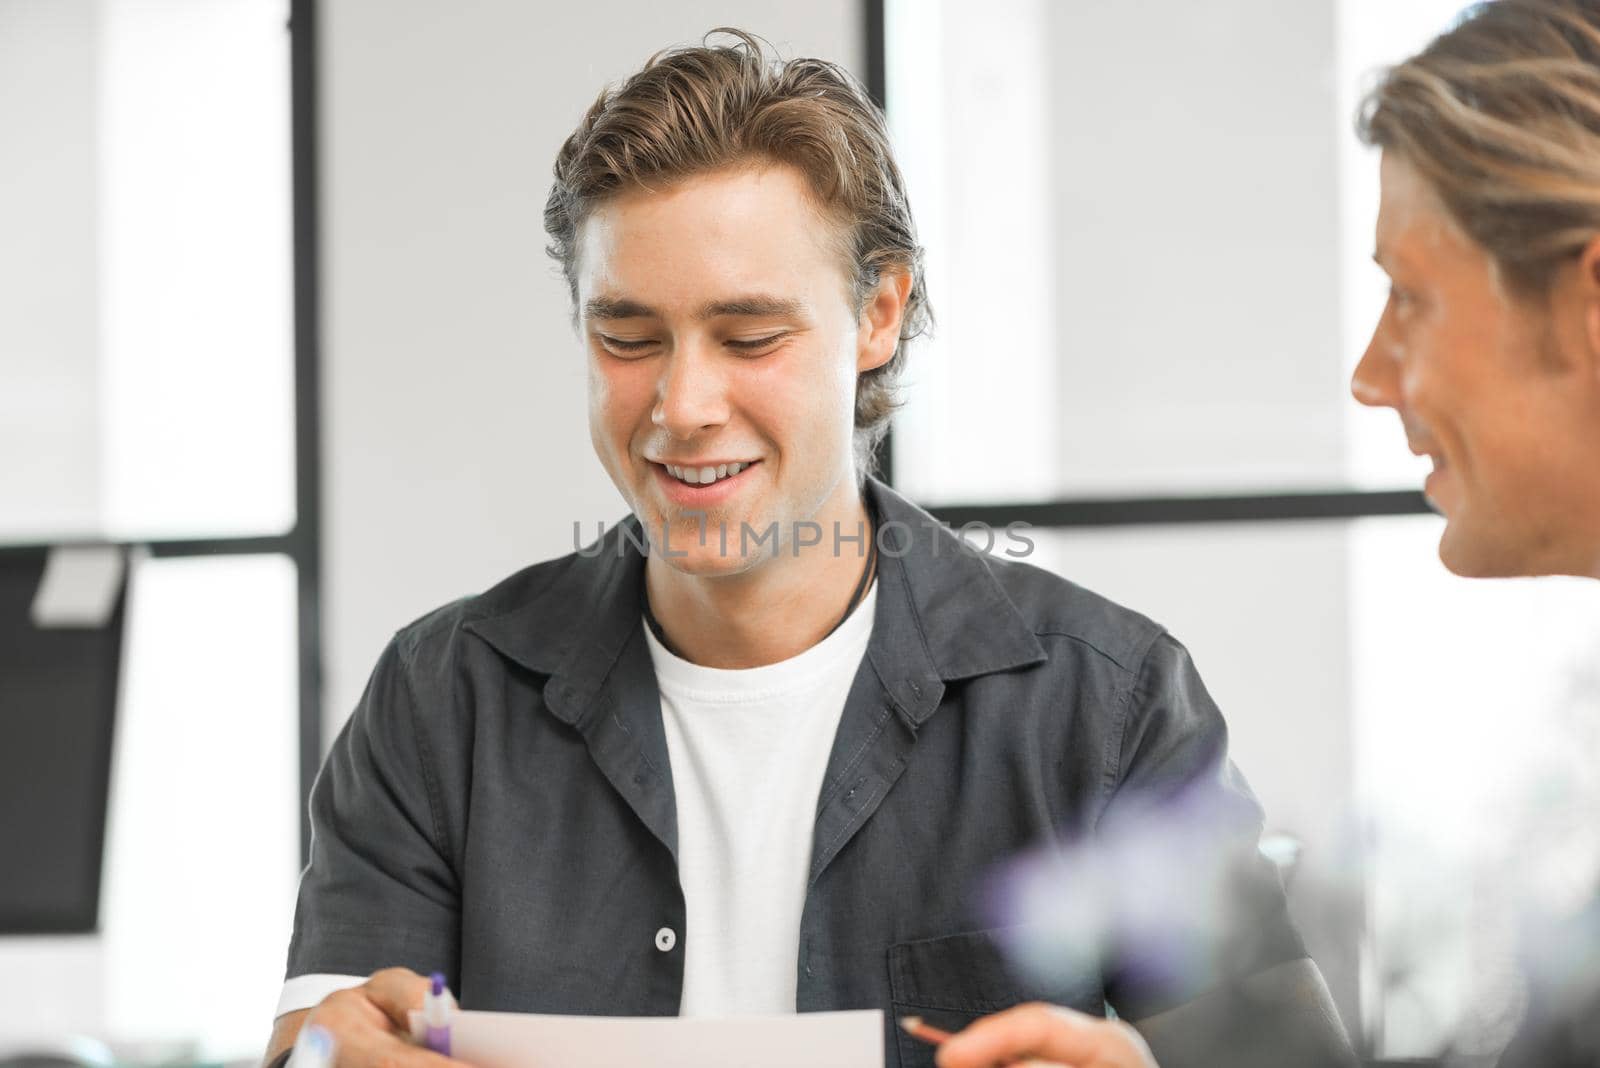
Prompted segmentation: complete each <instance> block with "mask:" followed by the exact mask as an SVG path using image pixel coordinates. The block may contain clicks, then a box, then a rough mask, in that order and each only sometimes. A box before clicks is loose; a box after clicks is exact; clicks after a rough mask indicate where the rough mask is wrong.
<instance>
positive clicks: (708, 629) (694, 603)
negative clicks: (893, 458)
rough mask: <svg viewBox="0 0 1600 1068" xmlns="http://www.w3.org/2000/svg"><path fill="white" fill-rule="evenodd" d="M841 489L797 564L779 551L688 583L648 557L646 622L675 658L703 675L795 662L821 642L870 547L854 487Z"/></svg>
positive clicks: (846, 601)
mask: <svg viewBox="0 0 1600 1068" xmlns="http://www.w3.org/2000/svg"><path fill="white" fill-rule="evenodd" d="M846 489H847V492H845V493H842V494H838V495H836V499H837V503H835V501H833V500H830V502H829V504H828V505H825V506H824V508H823V510H822V511H821V512H819V513H818V514H817V515H816V516H814V517H813V519H812V521H813V522H815V523H816V524H817V525H818V526H819V527H821V528H822V530H823V532H824V533H823V537H822V540H821V542H820V543H819V544H817V545H814V546H808V547H806V548H804V549H802V550H801V552H800V555H799V556H795V555H794V549H793V548H792V546H791V545H789V544H786V543H785V544H780V545H779V548H778V550H777V551H776V552H775V553H774V554H773V555H772V556H770V557H768V558H767V559H764V560H762V561H761V562H760V563H759V564H758V565H757V566H755V567H753V568H751V569H750V570H748V571H745V572H742V573H740V574H735V575H723V576H714V577H705V576H700V575H686V574H684V573H682V572H680V571H677V570H674V569H673V568H672V567H671V566H670V565H668V564H666V562H665V561H663V560H662V559H661V558H660V557H658V556H651V557H650V559H649V560H648V561H647V563H646V567H645V585H646V589H647V590H648V594H649V597H650V609H651V614H653V615H654V616H655V618H656V622H657V623H658V624H660V627H661V630H662V632H663V633H664V634H665V636H666V639H667V645H668V646H669V647H670V648H671V649H672V650H673V652H675V653H676V654H677V655H679V656H681V657H682V658H683V659H685V660H688V661H689V662H691V663H694V664H699V665H701V666H703V667H714V668H751V667H760V666H762V665H765V664H776V663H778V662H779V661H781V660H787V659H789V658H790V657H793V656H798V655H799V654H800V653H803V652H805V651H806V650H807V649H809V648H811V647H812V646H813V645H816V644H817V643H818V642H820V641H821V640H822V639H823V638H825V637H827V635H828V633H829V632H830V631H832V630H833V628H834V627H835V626H837V625H838V623H839V621H840V619H841V618H842V617H843V616H844V614H845V611H846V609H847V608H848V607H849V606H850V603H851V597H852V594H854V593H855V592H856V590H857V588H858V586H859V584H860V581H861V577H862V573H863V571H864V569H865V568H866V567H867V563H868V557H867V553H868V546H869V544H870V542H871V539H872V530H871V525H870V523H869V522H868V519H867V512H866V508H865V506H864V504H863V503H862V500H861V495H860V493H859V492H857V491H856V490H855V489H854V487H853V484H852V485H850V486H847V487H846ZM835 522H837V523H838V524H839V528H838V529H839V531H840V534H841V538H840V542H839V545H838V548H837V549H836V548H835V543H834V539H833V530H834V526H833V524H834V523H835ZM858 532H863V533H864V536H863V538H862V539H861V541H860V542H859V543H857V542H856V541H853V540H849V541H847V540H844V539H846V538H854V537H855V535H856V534H857V533H858ZM793 533H794V532H793V531H786V532H785V534H786V535H788V536H790V537H792V536H793Z"/></svg>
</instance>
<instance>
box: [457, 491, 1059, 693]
mask: <svg viewBox="0 0 1600 1068" xmlns="http://www.w3.org/2000/svg"><path fill="white" fill-rule="evenodd" d="M866 492H867V493H868V494H869V495H870V496H871V499H872V502H873V504H874V505H875V507H876V513H877V516H878V521H879V527H878V537H879V554H878V587H879V589H878V603H877V614H876V616H875V618H874V625H873V634H872V640H871V643H870V645H869V647H868V655H869V656H870V657H871V659H872V661H873V664H874V665H875V667H876V669H877V670H878V671H879V673H880V674H881V675H884V676H885V678H884V683H885V686H886V687H887V688H888V689H889V691H890V693H891V694H892V695H893V696H894V698H895V700H896V702H897V703H898V704H900V705H901V711H902V713H903V714H905V715H906V716H907V717H908V718H910V719H911V720H913V721H914V722H920V720H921V719H923V718H925V716H926V715H927V714H929V713H930V712H931V711H932V707H931V704H936V703H937V702H936V700H935V701H934V702H931V703H930V702H929V701H928V700H927V694H926V692H925V691H924V689H923V685H924V684H925V683H931V684H933V686H931V687H930V689H933V688H937V689H941V690H942V686H941V685H938V684H939V683H942V682H948V681H953V680H956V679H964V678H971V677H973V676H976V675H984V674H989V673H991V672H997V671H1006V670H1011V669H1014V668H1020V667H1026V666H1028V665H1030V664H1037V663H1041V662H1043V661H1044V660H1045V653H1044V648H1043V646H1041V645H1040V644H1039V641H1038V639H1037V638H1036V637H1035V636H1034V634H1033V630H1032V628H1031V627H1030V626H1029V625H1028V624H1027V622H1026V621H1025V620H1024V619H1023V618H1022V616H1021V614H1020V613H1019V612H1018V611H1017V609H1016V607H1015V606H1014V605H1013V604H1012V603H1011V600H1010V598H1009V597H1007V595H1006V593H1005V590H1004V589H1003V588H1002V587H1001V585H1000V582H999V580H998V579H996V578H995V575H994V572H993V570H992V569H991V564H990V562H989V560H988V559H987V558H986V557H985V556H983V555H982V554H980V553H978V552H977V551H976V550H974V549H972V548H971V547H970V546H968V545H967V544H966V543H965V542H964V541H962V540H961V539H960V538H959V537H957V536H956V535H955V534H953V533H951V532H950V531H949V530H947V529H945V528H943V527H942V526H940V525H939V523H938V521H937V520H936V519H934V518H933V517H932V516H931V515H929V514H928V513H927V512H925V511H923V510H922V509H921V508H918V507H917V506H916V505H914V504H912V503H911V502H910V501H908V500H907V499H906V498H904V497H902V496H900V495H899V494H898V493H896V492H895V491H894V490H891V489H890V488H889V487H887V486H885V485H884V484H883V483H882V482H879V481H878V480H877V479H871V478H869V479H868V480H867V483H866ZM642 544H643V533H642V529H641V526H640V523H639V521H638V519H637V518H635V517H633V516H629V517H628V518H627V519H625V520H624V521H623V522H622V523H620V524H618V525H617V526H615V527H612V528H611V529H610V530H608V531H607V532H606V533H605V534H604V535H602V536H601V537H600V538H599V539H598V540H597V541H595V542H594V543H592V544H591V545H589V546H586V547H585V548H584V549H582V550H580V551H578V552H576V553H573V554H572V555H570V556H566V557H563V558H562V559H560V560H558V561H552V562H551V563H550V564H547V565H541V566H538V567H534V568H529V569H527V570H525V571H522V572H519V573H518V574H517V575H514V576H512V578H510V579H508V580H506V581H505V582H503V583H501V584H500V585H499V586H497V587H495V588H494V589H493V590H490V591H489V592H488V593H486V594H484V595H483V596H482V597H480V598H478V599H477V601H478V603H477V604H476V605H475V606H474V607H476V608H477V609H478V611H479V612H481V613H482V614H475V613H470V612H469V619H468V620H467V621H466V622H465V624H464V626H465V629H467V630H468V631H471V632H472V633H474V634H476V635H478V636H479V637H480V638H482V639H483V640H484V641H486V642H487V643H488V644H489V645H490V646H492V647H493V648H494V649H496V650H497V651H498V652H499V653H500V654H501V655H503V656H505V657H506V658H508V659H510V660H512V661H514V662H515V663H517V664H520V665H522V666H523V667H525V668H528V669H529V670H531V671H536V672H540V673H543V674H548V675H551V676H553V678H552V679H551V682H550V685H549V686H547V687H546V696H547V698H549V699H550V704H551V708H552V710H553V711H554V712H556V714H557V715H558V716H561V718H563V719H566V720H568V721H569V722H576V721H577V720H578V719H580V718H581V716H582V713H583V710H584V708H586V707H587V705H588V704H589V698H592V697H593V695H594V694H595V692H596V691H597V690H598V689H599V687H600V685H601V683H602V682H604V681H605V678H606V676H607V675H608V674H609V673H610V671H611V669H612V667H613V666H614V665H615V664H616V662H617V659H618V657H619V656H620V655H621V653H622V651H623V649H624V648H625V647H626V645H627V644H628V642H629V640H630V639H631V638H632V637H633V634H634V631H635V629H636V628H638V627H640V626H642V623H641V621H640V613H639V598H640V590H641V587H642V584H643V582H644V554H643V552H642V551H641V546H642ZM552 571H553V574H552ZM919 680H922V681H921V682H919Z"/></svg>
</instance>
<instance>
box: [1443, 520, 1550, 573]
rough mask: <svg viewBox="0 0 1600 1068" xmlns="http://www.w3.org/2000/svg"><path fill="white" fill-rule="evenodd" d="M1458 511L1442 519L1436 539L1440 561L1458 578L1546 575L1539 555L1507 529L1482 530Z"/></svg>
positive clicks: (1547, 571) (1545, 568)
mask: <svg viewBox="0 0 1600 1068" xmlns="http://www.w3.org/2000/svg"><path fill="white" fill-rule="evenodd" d="M1480 527H1481V525H1474V524H1473V523H1472V522H1471V519H1470V517H1469V516H1464V515H1462V514H1460V512H1459V511H1458V512H1457V514H1456V515H1455V516H1452V517H1447V518H1446V520H1445V526H1444V533H1443V534H1441V535H1440V537H1439V560H1440V562H1441V563H1443V564H1444V566H1445V568H1446V569H1447V570H1448V571H1449V572H1450V573H1451V574H1453V575H1459V576H1460V577H1461V578H1522V577H1526V576H1529V575H1542V574H1549V570H1548V568H1547V567H1545V566H1542V565H1541V561H1540V559H1539V558H1540V556H1541V555H1542V554H1541V553H1539V552H1538V551H1537V549H1536V548H1535V547H1533V546H1531V545H1527V544H1524V539H1521V538H1518V537H1516V536H1515V535H1514V534H1513V532H1511V531H1507V530H1498V529H1494V530H1485V529H1480Z"/></svg>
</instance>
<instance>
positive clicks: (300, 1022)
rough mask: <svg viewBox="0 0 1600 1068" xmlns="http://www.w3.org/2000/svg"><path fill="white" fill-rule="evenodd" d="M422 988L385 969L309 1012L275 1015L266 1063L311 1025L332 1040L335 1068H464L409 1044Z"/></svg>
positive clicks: (415, 979)
mask: <svg viewBox="0 0 1600 1068" xmlns="http://www.w3.org/2000/svg"><path fill="white" fill-rule="evenodd" d="M427 990H428V980H427V979H426V978H425V977H423V976H421V975H418V974H417V973H416V972H413V971H410V970H408V969H406V968H386V969H384V970H383V971H381V972H377V973H375V974H374V975H373V976H372V978H370V979H368V980H367V981H366V982H365V983H363V984H361V985H360V986H356V987H351V988H350V989H348V990H340V991H337V992H335V993H332V994H329V995H328V996H327V997H325V998H323V999H322V1002H321V1004H319V1005H318V1006H317V1007H316V1008H314V1009H311V1010H310V1011H308V1012H307V1011H302V1012H288V1013H284V1014H283V1015H282V1016H280V1017H279V1018H278V1022H277V1023H276V1024H275V1025H274V1026H273V1029H272V1043H271V1044H270V1045H269V1046H268V1047H267V1059H268V1060H269V1061H270V1060H271V1059H272V1058H273V1057H275V1056H277V1055H278V1054H279V1053H281V1052H283V1051H284V1050H286V1049H288V1048H289V1047H290V1046H292V1045H294V1040H295V1038H296V1036H298V1035H299V1034H300V1028H301V1027H302V1026H304V1025H305V1024H307V1023H314V1024H316V1025H318V1026H319V1027H324V1028H326V1029H327V1031H328V1033H329V1034H330V1035H332V1036H333V1040H334V1042H335V1043H336V1052H335V1059H336V1063H337V1065H338V1068H467V1065H465V1064H463V1063H462V1062H461V1061H455V1060H451V1059H450V1058H449V1057H444V1056H441V1055H439V1054H437V1053H434V1052H433V1051H432V1050H429V1049H424V1048H423V1047H421V1046H418V1045H414V1044H413V1043H412V1042H411V1039H410V1035H411V1024H410V1020H409V1019H408V1016H409V1014H410V1012H411V1010H413V1009H421V1008H422V997H423V995H424V994H425V993H427Z"/></svg>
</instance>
